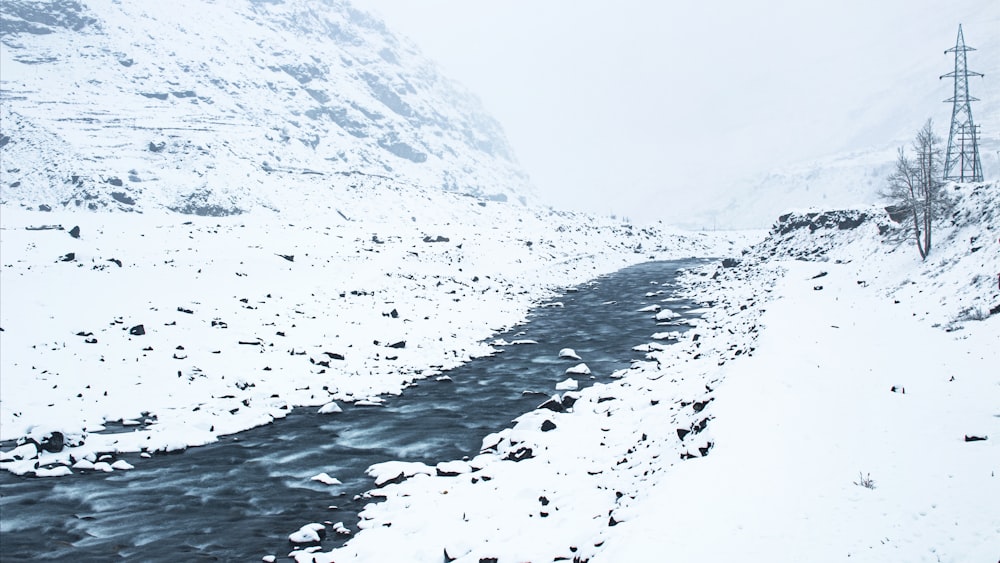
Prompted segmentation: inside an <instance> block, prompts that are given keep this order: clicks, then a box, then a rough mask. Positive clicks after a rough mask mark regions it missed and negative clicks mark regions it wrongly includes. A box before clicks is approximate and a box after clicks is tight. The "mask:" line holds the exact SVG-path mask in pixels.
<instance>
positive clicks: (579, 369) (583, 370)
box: [566, 363, 590, 375]
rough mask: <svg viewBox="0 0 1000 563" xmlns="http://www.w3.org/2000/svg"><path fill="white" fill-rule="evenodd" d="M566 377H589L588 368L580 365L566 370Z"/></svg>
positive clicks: (585, 365) (582, 364)
mask: <svg viewBox="0 0 1000 563" xmlns="http://www.w3.org/2000/svg"><path fill="white" fill-rule="evenodd" d="M566 374H567V375H590V368H589V367H588V366H587V364H584V363H580V364H576V365H575V366H573V367H571V368H568V369H567V370H566Z"/></svg>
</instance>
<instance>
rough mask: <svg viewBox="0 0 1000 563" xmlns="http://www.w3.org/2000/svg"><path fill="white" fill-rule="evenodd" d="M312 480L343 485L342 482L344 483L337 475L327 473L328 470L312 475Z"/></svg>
mask: <svg viewBox="0 0 1000 563" xmlns="http://www.w3.org/2000/svg"><path fill="white" fill-rule="evenodd" d="M310 480H311V481H318V482H320V483H323V484H324V485H341V484H343V483H341V482H340V479H337V478H336V477H330V474H329V473H326V472H323V473H320V474H319V475H313V476H312V477H310Z"/></svg>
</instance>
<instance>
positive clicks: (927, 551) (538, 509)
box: [315, 184, 1000, 563]
mask: <svg viewBox="0 0 1000 563" xmlns="http://www.w3.org/2000/svg"><path fill="white" fill-rule="evenodd" d="M998 190H1000V185H997V184H991V185H987V186H985V187H982V188H975V189H972V188H970V187H967V186H965V187H961V188H960V189H959V190H956V191H957V192H958V195H959V200H958V201H957V202H956V208H955V212H954V213H955V214H954V216H953V217H954V218H955V221H956V223H955V224H954V225H943V226H941V227H940V228H939V231H938V232H937V234H936V240H937V241H938V242H937V244H938V246H937V248H936V250H935V253H936V254H933V255H932V256H931V258H930V259H929V260H928V262H926V263H924V262H921V261H920V260H919V258H918V257H917V255H916V251H915V250H914V249H913V248H911V247H910V244H908V241H905V240H904V241H903V242H902V243H898V242H894V241H893V238H894V236H895V235H894V231H893V229H894V227H892V226H891V225H888V228H889V229H890V231H889V232H888V234H885V235H883V234H880V233H879V230H880V228H883V229H884V228H885V227H886V226H887V223H886V222H885V221H886V220H885V219H884V214H883V216H879V215H878V212H877V210H872V211H871V213H872V218H871V219H869V220H868V221H866V222H864V223H863V224H862V225H861V226H859V227H857V228H854V229H838V228H837V227H836V226H833V227H827V228H820V229H817V230H816V231H815V232H813V231H810V230H809V229H808V228H800V229H798V230H795V231H794V232H791V233H784V234H782V233H779V232H778V231H777V230H776V231H775V232H774V233H773V234H772V235H771V237H770V238H768V239H767V240H766V241H764V242H763V243H761V244H759V245H757V246H756V247H754V248H753V249H751V250H750V251H749V252H747V253H746V254H744V255H743V256H742V257H741V258H740V259H739V260H738V263H737V264H736V265H735V266H732V267H722V266H721V265H719V264H713V265H710V266H707V267H704V268H699V269H697V270H694V271H691V272H688V274H687V276H686V278H685V284H686V288H687V289H686V292H687V294H688V295H689V296H691V297H694V298H696V299H698V300H699V301H702V302H704V303H714V306H713V307H711V308H710V309H709V310H708V311H707V312H706V314H705V319H704V322H703V323H702V324H701V325H699V326H697V327H695V328H692V329H689V330H688V331H686V332H683V333H680V335H679V337H678V338H679V341H678V342H677V343H676V344H674V345H671V346H667V347H664V348H663V349H662V350H652V349H650V351H649V352H648V356H649V357H650V358H651V359H652V360H654V361H645V362H638V363H636V364H635V365H633V367H632V369H629V370H624V371H623V372H621V373H620V374H619V375H620V377H619V378H618V379H616V380H614V381H613V382H612V383H608V384H597V385H594V386H592V387H589V388H587V389H584V390H583V391H580V392H579V393H577V394H576V399H577V400H576V403H575V404H574V407H573V409H572V412H553V411H549V410H536V411H532V412H529V413H526V414H524V415H522V416H520V417H518V419H517V421H516V424H515V426H514V427H513V428H509V429H506V430H502V431H500V432H496V433H494V434H491V435H490V436H487V437H486V438H485V439H484V440H483V453H482V454H481V455H480V456H477V458H476V460H475V462H474V463H473V464H472V466H473V469H474V471H473V472H471V473H467V474H461V475H454V476H430V475H429V474H428V475H427V476H424V477H422V478H420V479H411V480H406V481H402V482H399V483H397V484H392V485H388V486H386V487H384V488H383V489H380V497H379V498H380V499H381V502H378V503H373V504H369V505H368V506H366V508H365V510H364V511H363V512H362V514H361V516H362V523H361V526H360V527H361V531H360V533H358V534H356V535H355V537H354V538H353V539H352V540H351V542H349V543H348V544H347V545H345V546H344V547H341V548H338V549H335V550H333V551H331V552H329V553H323V554H315V556H316V560H317V561H332V560H352V561H382V560H407V561H420V560H433V559H435V558H440V556H441V553H442V550H445V552H446V553H447V554H448V556H449V557H455V558H456V559H455V560H456V561H461V562H463V563H464V562H468V561H473V562H474V561H479V560H481V559H486V558H496V559H497V560H499V561H521V560H531V561H550V560H556V559H567V560H572V559H573V558H578V559H580V560H589V561H592V562H600V561H664V560H671V561H693V560H704V561H724V560H736V559H739V560H748V561H789V562H790V561H848V560H850V561H855V560H859V561H928V562H931V561H953V562H958V561H980V560H981V561H992V560H993V558H995V557H996V538H997V532H998V530H1000V508H998V505H997V503H996V502H995V499H996V498H998V493H1000V482H998V481H997V476H996V468H997V460H998V459H1000V455H998V454H1000V452H998V446H997V440H996V439H995V437H994V436H996V435H998V426H997V424H998V423H997V419H996V405H998V404H1000V375H998V372H997V370H996V366H997V365H1000V347H998V346H996V343H997V342H1000V314H998V313H1000V311H998V310H997V309H996V308H997V307H998V305H1000V289H998V287H997V276H998V274H1000V240H998V237H997V235H996V234H995V233H998V232H1000V216H998V215H997V212H996V210H997V209H1000V191H998ZM984 233H985V234H989V236H984ZM976 237H980V238H976ZM970 240H971V241H972V242H971V244H970ZM976 246H979V249H978V250H975V251H973V250H972V248H975V247H976ZM817 249H819V250H818V251H817ZM823 272H825V275H823V276H822V289H819V290H818V289H816V287H817V286H818V285H820V284H819V283H817V282H818V278H816V276H818V275H819V274H820V273H823ZM990 308H993V309H994V312H993V313H992V314H991V313H989V312H988V310H989V309H990ZM894 388H895V389H896V390H895V391H894V390H893V389H894ZM900 388H905V393H903V392H900V391H901V389H900ZM545 421H550V422H552V423H554V424H555V428H554V429H550V430H549V431H547V432H545V431H542V429H541V425H542V423H543V422H545ZM966 436H989V438H988V439H987V440H982V441H967V439H966ZM866 478H871V479H872V480H873V481H874V488H867V487H864V486H862V483H863V480H864V479H866ZM390 524H391V525H390Z"/></svg>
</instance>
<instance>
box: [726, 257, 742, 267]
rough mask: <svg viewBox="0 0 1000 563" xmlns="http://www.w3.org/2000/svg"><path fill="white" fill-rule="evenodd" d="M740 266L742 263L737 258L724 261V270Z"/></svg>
mask: <svg viewBox="0 0 1000 563" xmlns="http://www.w3.org/2000/svg"><path fill="white" fill-rule="evenodd" d="M739 265H740V261H739V260H737V259H735V258H726V259H724V260H723V261H722V267H723V268H735V267H736V266H739Z"/></svg>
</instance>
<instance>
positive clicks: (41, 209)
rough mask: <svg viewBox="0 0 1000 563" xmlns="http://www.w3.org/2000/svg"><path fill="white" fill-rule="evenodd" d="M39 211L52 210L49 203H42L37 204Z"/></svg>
mask: <svg viewBox="0 0 1000 563" xmlns="http://www.w3.org/2000/svg"><path fill="white" fill-rule="evenodd" d="M38 210H39V211H52V206H51V205H45V204H44V203H43V204H41V205H39V206H38Z"/></svg>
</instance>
